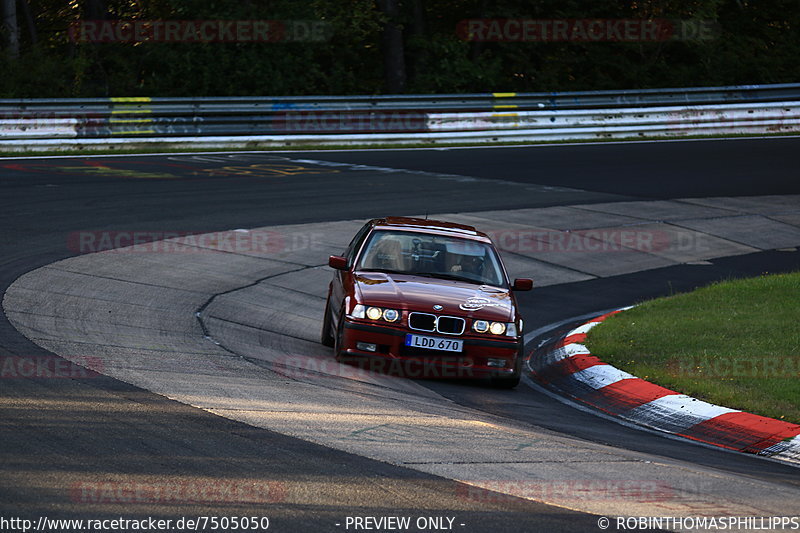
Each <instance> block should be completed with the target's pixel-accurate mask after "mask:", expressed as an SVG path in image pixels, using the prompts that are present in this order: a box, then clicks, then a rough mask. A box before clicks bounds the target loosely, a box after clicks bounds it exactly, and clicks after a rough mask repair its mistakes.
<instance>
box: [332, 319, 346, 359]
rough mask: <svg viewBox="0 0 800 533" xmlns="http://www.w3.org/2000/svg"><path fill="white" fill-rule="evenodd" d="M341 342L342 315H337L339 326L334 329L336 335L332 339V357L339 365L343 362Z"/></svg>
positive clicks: (342, 337) (342, 336)
mask: <svg viewBox="0 0 800 533" xmlns="http://www.w3.org/2000/svg"><path fill="white" fill-rule="evenodd" d="M342 340H344V313H341V314H340V315H339V326H338V327H337V328H336V335H335V336H334V337H333V356H334V357H335V358H336V360H337V361H339V362H340V363H341V362H343V359H344V358H343V355H342Z"/></svg>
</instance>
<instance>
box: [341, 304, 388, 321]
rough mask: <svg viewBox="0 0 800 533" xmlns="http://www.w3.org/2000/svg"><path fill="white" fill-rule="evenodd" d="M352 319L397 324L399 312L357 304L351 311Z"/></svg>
mask: <svg viewBox="0 0 800 533" xmlns="http://www.w3.org/2000/svg"><path fill="white" fill-rule="evenodd" d="M350 316H352V317H353V318H368V319H370V320H381V319H383V320H385V321H386V322H397V321H398V320H400V311H398V310H397V309H385V308H383V307H375V306H370V307H366V306H364V305H361V304H358V305H356V307H355V309H353V313H352V315H350Z"/></svg>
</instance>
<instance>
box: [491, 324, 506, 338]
mask: <svg viewBox="0 0 800 533" xmlns="http://www.w3.org/2000/svg"><path fill="white" fill-rule="evenodd" d="M489 331H490V332H491V333H492V334H493V335H502V334H503V333H505V332H506V325H505V324H503V323H502V322H492V325H491V326H489Z"/></svg>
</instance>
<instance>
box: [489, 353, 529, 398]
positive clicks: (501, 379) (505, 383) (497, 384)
mask: <svg viewBox="0 0 800 533" xmlns="http://www.w3.org/2000/svg"><path fill="white" fill-rule="evenodd" d="M522 354H523V352H522V349H521V348H520V350H519V353H518V354H517V359H516V361H515V362H514V373H513V374H511V375H510V376H492V387H494V388H495V389H513V388H514V387H516V386H517V385H519V382H520V379H522Z"/></svg>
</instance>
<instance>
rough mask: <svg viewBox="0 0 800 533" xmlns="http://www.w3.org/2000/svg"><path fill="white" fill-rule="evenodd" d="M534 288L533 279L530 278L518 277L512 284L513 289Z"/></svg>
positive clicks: (526, 289)
mask: <svg viewBox="0 0 800 533" xmlns="http://www.w3.org/2000/svg"><path fill="white" fill-rule="evenodd" d="M532 288H533V280H532V279H529V278H517V279H515V280H514V284H513V285H511V290H512V291H529V290H531V289H532Z"/></svg>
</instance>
